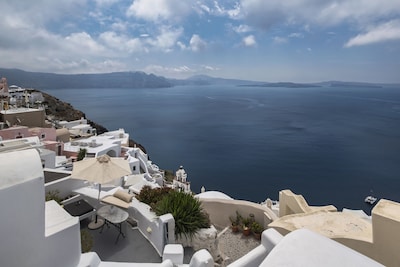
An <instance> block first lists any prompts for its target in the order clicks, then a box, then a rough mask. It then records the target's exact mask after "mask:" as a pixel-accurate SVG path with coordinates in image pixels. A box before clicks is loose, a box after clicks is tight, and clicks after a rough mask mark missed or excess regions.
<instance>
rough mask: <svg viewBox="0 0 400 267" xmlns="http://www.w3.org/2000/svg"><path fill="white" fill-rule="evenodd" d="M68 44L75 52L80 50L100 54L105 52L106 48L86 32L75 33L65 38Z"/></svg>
mask: <svg viewBox="0 0 400 267" xmlns="http://www.w3.org/2000/svg"><path fill="white" fill-rule="evenodd" d="M65 41H66V44H67V45H69V46H70V47H71V49H73V50H80V51H82V52H84V53H100V52H103V51H104V47H103V46H101V45H99V44H98V43H97V42H96V41H95V40H93V38H92V37H91V36H90V35H89V34H88V33H86V32H79V33H73V34H71V35H69V36H67V37H65Z"/></svg>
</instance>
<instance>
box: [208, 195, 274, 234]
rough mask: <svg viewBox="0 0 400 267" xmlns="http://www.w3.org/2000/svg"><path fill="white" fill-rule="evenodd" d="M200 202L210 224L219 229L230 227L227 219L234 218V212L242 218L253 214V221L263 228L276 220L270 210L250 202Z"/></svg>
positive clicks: (209, 200)
mask: <svg viewBox="0 0 400 267" xmlns="http://www.w3.org/2000/svg"><path fill="white" fill-rule="evenodd" d="M200 201H201V206H202V207H203V209H204V211H205V212H207V214H208V215H209V216H210V221H211V224H212V225H215V226H216V227H218V228H221V229H222V228H225V227H226V226H228V225H231V221H230V220H229V217H234V218H235V217H236V211H238V212H239V213H240V214H241V215H242V216H243V217H247V216H249V214H250V213H251V214H254V219H255V220H256V221H257V222H259V223H261V224H262V225H263V226H264V228H267V226H268V224H269V223H271V222H272V221H273V220H275V219H276V218H277V217H276V215H275V213H274V212H273V211H272V210H271V209H270V208H268V207H266V206H263V205H260V204H257V203H254V202H250V201H245V200H230V199H216V198H204V199H200Z"/></svg>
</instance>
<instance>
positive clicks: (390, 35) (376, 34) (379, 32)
mask: <svg viewBox="0 0 400 267" xmlns="http://www.w3.org/2000/svg"><path fill="white" fill-rule="evenodd" d="M391 40H400V20H392V21H389V22H386V23H383V24H381V25H379V26H376V27H373V28H371V29H369V30H368V31H367V32H366V33H363V34H359V35H357V36H355V37H353V38H351V39H350V40H349V41H348V42H347V43H346V44H345V45H344V46H345V47H352V46H360V45H368V44H372V43H380V42H385V41H391Z"/></svg>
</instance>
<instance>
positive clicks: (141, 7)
mask: <svg viewBox="0 0 400 267" xmlns="http://www.w3.org/2000/svg"><path fill="white" fill-rule="evenodd" d="M190 12H191V8H190V1H181V0H136V1H133V3H132V5H131V6H130V7H129V9H128V11H127V16H130V17H136V18H141V19H144V20H147V21H154V22H156V21H164V20H175V21H179V20H181V19H182V18H183V17H185V16H187V15H188V14H189V13H190Z"/></svg>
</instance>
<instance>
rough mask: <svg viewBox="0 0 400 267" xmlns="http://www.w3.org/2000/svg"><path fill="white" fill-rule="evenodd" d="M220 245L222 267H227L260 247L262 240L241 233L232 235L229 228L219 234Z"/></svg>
mask: <svg viewBox="0 0 400 267" xmlns="http://www.w3.org/2000/svg"><path fill="white" fill-rule="evenodd" d="M218 245H219V249H220V251H221V253H222V254H223V255H221V256H222V258H223V262H222V263H221V265H220V266H227V265H228V264H230V263H231V262H233V261H235V260H237V259H239V258H240V257H242V256H243V255H245V254H247V253H248V252H249V251H251V250H252V249H254V248H255V247H257V246H258V245H260V240H257V239H255V238H254V236H253V235H252V234H250V235H249V236H244V235H243V234H242V233H241V232H238V233H232V230H231V229H230V227H227V228H225V229H224V230H222V231H221V232H220V233H219V234H218Z"/></svg>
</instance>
